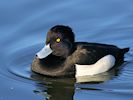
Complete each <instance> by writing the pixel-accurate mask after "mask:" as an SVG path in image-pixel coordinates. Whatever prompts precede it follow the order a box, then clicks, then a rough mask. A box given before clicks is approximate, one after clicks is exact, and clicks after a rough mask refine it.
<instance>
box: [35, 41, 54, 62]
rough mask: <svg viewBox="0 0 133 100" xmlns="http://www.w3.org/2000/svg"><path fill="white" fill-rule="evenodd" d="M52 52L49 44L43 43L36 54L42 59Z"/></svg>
mask: <svg viewBox="0 0 133 100" xmlns="http://www.w3.org/2000/svg"><path fill="white" fill-rule="evenodd" d="M51 53H52V49H51V48H50V44H48V45H45V46H44V47H43V48H42V50H40V51H39V52H38V53H37V54H36V55H37V57H38V58H39V59H43V58H45V57H47V56H48V55H50V54H51Z"/></svg>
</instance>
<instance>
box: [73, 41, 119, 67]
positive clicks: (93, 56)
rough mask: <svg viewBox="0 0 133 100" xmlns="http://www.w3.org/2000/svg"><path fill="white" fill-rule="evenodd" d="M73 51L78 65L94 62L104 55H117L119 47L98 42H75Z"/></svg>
mask: <svg viewBox="0 0 133 100" xmlns="http://www.w3.org/2000/svg"><path fill="white" fill-rule="evenodd" d="M76 47H77V49H76V51H75V55H74V56H75V61H76V63H77V64H80V65H90V64H94V63H96V62H97V61H98V60H99V59H101V58H102V57H104V56H106V55H109V54H110V55H113V56H115V55H116V56H117V53H118V51H119V48H117V47H116V46H114V45H106V44H98V43H77V44H76Z"/></svg>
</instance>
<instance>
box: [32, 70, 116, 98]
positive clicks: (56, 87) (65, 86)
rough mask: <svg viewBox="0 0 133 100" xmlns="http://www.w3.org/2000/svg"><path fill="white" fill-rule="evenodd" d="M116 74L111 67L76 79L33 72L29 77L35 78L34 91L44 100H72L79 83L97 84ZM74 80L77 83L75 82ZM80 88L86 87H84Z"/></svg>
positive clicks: (90, 88)
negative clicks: (43, 97)
mask: <svg viewBox="0 0 133 100" xmlns="http://www.w3.org/2000/svg"><path fill="white" fill-rule="evenodd" d="M117 74H118V72H117V71H115V70H114V69H112V70H110V71H108V72H105V73H101V74H99V75H95V76H83V77H78V78H76V80H75V78H50V77H44V76H42V75H38V74H34V73H33V74H32V75H31V78H32V79H33V80H36V89H35V90H34V93H36V94H39V95H43V96H45V98H46V100H74V95H75V94H76V92H77V91H76V90H77V89H79V88H80V83H85V84H86V82H87V83H88V82H89V83H90V84H92V83H95V84H99V83H102V82H104V81H107V80H109V79H111V78H112V77H113V76H115V75H117ZM75 81H76V82H77V83H79V84H77V83H76V84H75ZM81 86H84V84H81ZM81 88H82V87H81ZM82 89H86V87H85V88H82ZM87 89H88V90H92V89H93V90H99V89H97V88H92V87H87Z"/></svg>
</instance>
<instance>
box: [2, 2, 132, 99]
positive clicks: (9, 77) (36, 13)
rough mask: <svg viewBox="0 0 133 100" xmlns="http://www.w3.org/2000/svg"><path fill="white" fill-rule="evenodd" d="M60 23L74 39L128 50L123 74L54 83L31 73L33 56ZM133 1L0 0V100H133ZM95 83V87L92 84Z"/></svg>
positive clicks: (122, 67)
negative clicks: (49, 32) (47, 33)
mask: <svg viewBox="0 0 133 100" xmlns="http://www.w3.org/2000/svg"><path fill="white" fill-rule="evenodd" d="M56 24H64V25H69V26H71V27H72V28H73V31H74V32H75V35H76V41H87V42H99V43H106V44H115V45H117V46H119V47H121V48H122V47H130V52H129V53H128V54H127V55H126V58H125V60H126V61H127V62H125V63H124V64H122V65H121V67H120V69H119V70H117V71H116V70H112V71H111V72H107V73H103V74H101V75H98V76H95V77H87V78H82V79H78V80H77V81H85V80H87V83H82V84H80V83H76V82H75V79H50V78H45V77H43V76H39V75H36V74H34V73H32V72H31V70H30V66H31V63H32V60H33V58H34V55H35V53H36V52H37V51H38V50H40V49H41V48H42V47H43V43H44V41H45V36H46V32H47V31H48V29H49V28H51V27H52V26H54V25H56ZM132 38H133V0H110V1H109V0H108V1H107V0H93V1H92V0H73V1H72V0H56V1H52V0H21V1H20V0H11V1H10V0H1V1H0V100H30V99H31V100H89V99H93V100H102V99H103V100H112V99H113V100H133V39H132ZM94 81H95V83H94Z"/></svg>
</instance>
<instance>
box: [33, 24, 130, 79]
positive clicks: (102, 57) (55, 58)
mask: <svg viewBox="0 0 133 100" xmlns="http://www.w3.org/2000/svg"><path fill="white" fill-rule="evenodd" d="M128 51H129V48H124V49H120V48H118V47H116V46H114V45H107V44H99V43H86V42H74V33H73V32H72V29H71V28H70V27H68V26H63V25H57V26H54V27H52V28H51V29H50V31H49V32H48V34H47V39H46V46H45V47H44V48H43V49H42V50H41V51H40V52H38V53H37V57H36V58H35V59H34V61H33V63H32V70H33V71H34V72H36V73H40V74H43V75H47V76H53V77H55V76H67V77H74V76H76V77H78V76H85V75H95V74H99V73H102V72H106V71H108V70H109V69H111V68H112V67H113V66H115V65H116V64H118V63H119V62H123V58H124V54H125V53H126V52H128Z"/></svg>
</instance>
